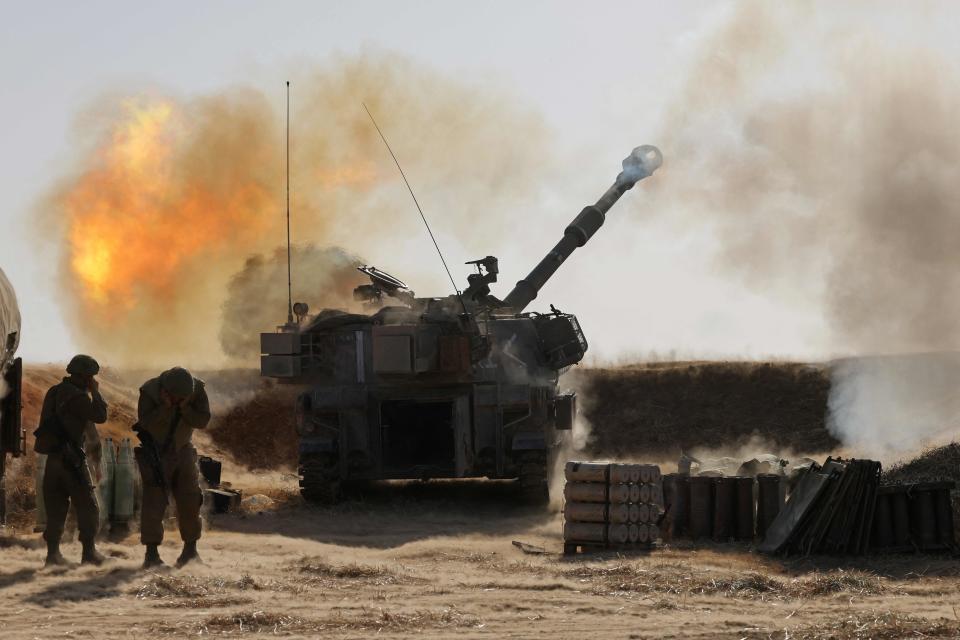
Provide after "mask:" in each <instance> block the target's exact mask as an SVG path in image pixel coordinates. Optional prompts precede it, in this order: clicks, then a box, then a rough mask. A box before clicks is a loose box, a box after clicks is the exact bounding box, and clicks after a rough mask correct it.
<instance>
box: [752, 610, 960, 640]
mask: <svg viewBox="0 0 960 640" xmlns="http://www.w3.org/2000/svg"><path fill="white" fill-rule="evenodd" d="M743 637H744V638H750V639H759V638H771V639H773V638H784V639H786V638H790V639H792V640H821V639H823V640H827V639H829V640H901V639H902V638H958V637H960V622H958V621H956V620H948V619H947V618H939V619H937V620H931V619H928V618H921V617H917V616H911V615H904V614H899V613H887V612H883V613H879V612H878V613H870V614H868V613H863V612H857V613H851V614H850V615H848V616H846V617H844V618H837V619H834V620H829V621H827V622H823V623H820V624H815V625H808V626H803V627H798V628H794V629H784V630H782V631H776V632H773V633H768V632H757V631H747V632H745V633H744V635H743Z"/></svg>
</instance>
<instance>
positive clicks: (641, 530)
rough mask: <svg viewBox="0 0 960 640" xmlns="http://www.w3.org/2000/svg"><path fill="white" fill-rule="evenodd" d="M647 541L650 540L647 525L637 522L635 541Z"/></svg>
mask: <svg viewBox="0 0 960 640" xmlns="http://www.w3.org/2000/svg"><path fill="white" fill-rule="evenodd" d="M649 541H650V529H649V525H645V524H638V525H637V542H649Z"/></svg>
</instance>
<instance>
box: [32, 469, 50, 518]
mask: <svg viewBox="0 0 960 640" xmlns="http://www.w3.org/2000/svg"><path fill="white" fill-rule="evenodd" d="M46 469H47V455H46V454H45V453H38V454H37V471H36V473H35V474H34V476H33V483H34V494H35V495H36V496H37V522H36V524H35V525H34V527H33V530H34V531H35V532H36V533H40V532H41V531H45V530H46V529H47V508H46V505H45V503H44V501H43V475H44V472H45V471H46Z"/></svg>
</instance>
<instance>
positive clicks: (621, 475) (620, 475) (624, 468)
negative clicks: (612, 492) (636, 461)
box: [610, 464, 634, 484]
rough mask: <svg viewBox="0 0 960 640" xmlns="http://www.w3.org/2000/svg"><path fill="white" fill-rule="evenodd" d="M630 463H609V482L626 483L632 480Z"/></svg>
mask: <svg viewBox="0 0 960 640" xmlns="http://www.w3.org/2000/svg"><path fill="white" fill-rule="evenodd" d="M633 466H634V465H632V464H611V465H610V484H628V483H630V482H632V481H631V480H630V477H631V475H632V470H631V467H633Z"/></svg>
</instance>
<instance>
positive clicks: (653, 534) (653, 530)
mask: <svg viewBox="0 0 960 640" xmlns="http://www.w3.org/2000/svg"><path fill="white" fill-rule="evenodd" d="M647 533H648V534H649V536H650V542H656V541H657V538H659V537H660V527H658V526H657V525H655V524H648V525H647Z"/></svg>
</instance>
